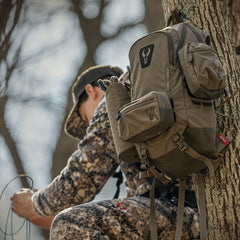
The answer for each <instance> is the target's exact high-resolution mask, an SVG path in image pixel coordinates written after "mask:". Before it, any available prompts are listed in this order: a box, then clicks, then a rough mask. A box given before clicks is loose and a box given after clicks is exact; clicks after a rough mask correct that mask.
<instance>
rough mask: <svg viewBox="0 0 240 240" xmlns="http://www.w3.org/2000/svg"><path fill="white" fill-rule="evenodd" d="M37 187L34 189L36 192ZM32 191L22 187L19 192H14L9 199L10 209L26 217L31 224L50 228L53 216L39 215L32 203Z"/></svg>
mask: <svg viewBox="0 0 240 240" xmlns="http://www.w3.org/2000/svg"><path fill="white" fill-rule="evenodd" d="M36 191H37V189H35V190H34V192H36ZM34 192H33V191H32V190H31V189H28V188H22V189H21V191H20V192H17V193H15V194H14V195H13V196H12V197H11V198H10V200H11V201H12V210H13V212H15V213H16V214H17V215H18V216H19V217H22V218H26V219H27V220H29V221H30V222H32V223H33V224H35V225H37V226H39V227H42V228H45V229H50V227H51V223H52V220H53V218H54V216H49V217H41V216H39V215H38V214H37V213H36V212H35V210H34V207H33V205H32V195H33V194H34Z"/></svg>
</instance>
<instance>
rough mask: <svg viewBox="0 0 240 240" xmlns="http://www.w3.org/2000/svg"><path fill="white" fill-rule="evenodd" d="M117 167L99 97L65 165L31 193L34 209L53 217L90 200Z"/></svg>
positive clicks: (103, 101) (104, 108) (103, 104)
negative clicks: (45, 185) (43, 185)
mask: <svg viewBox="0 0 240 240" xmlns="http://www.w3.org/2000/svg"><path fill="white" fill-rule="evenodd" d="M118 166H119V162H118V161H117V156H116V151H115V147H114V143H113V139H112V134H111V127H110V123H109V120H108V117H107V113H106V104H105V98H102V100H101V101H100V103H99V105H98V107H97V109H96V111H95V114H94V116H93V118H92V120H91V122H90V125H89V127H88V129H87V132H86V136H85V137H84V138H83V140H82V141H80V143H79V145H78V149H77V150H76V151H75V152H74V153H73V154H72V156H71V157H70V158H69V160H68V164H67V166H66V167H65V168H64V169H63V170H62V171H61V173H60V175H59V176H57V177H56V178H55V179H54V180H53V181H52V183H51V184H50V185H48V186H47V187H46V188H45V189H43V190H42V191H39V192H36V193H35V194H34V195H33V197H32V202H33V206H34V208H35V210H36V212H37V213H38V214H39V215H41V216H54V215H56V214H57V213H58V212H60V211H61V210H64V209H66V208H68V207H71V206H75V205H78V204H82V203H86V202H90V201H92V200H93V198H94V197H95V196H96V194H97V193H99V192H100V190H101V189H102V187H103V186H104V184H105V183H106V181H107V180H108V179H109V178H110V177H111V176H112V175H113V173H114V172H115V170H116V168H117V167H118Z"/></svg>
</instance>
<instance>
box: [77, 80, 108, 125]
mask: <svg viewBox="0 0 240 240" xmlns="http://www.w3.org/2000/svg"><path fill="white" fill-rule="evenodd" d="M85 91H86V92H87V94H88V99H87V100H86V101H84V102H82V103H80V106H79V109H78V111H79V114H80V116H81V118H82V119H83V120H84V121H85V122H86V123H87V124H89V123H90V121H91V119H92V117H93V115H94V112H95V110H96V108H97V106H98V103H99V101H100V100H101V98H102V96H103V95H104V92H103V91H102V90H101V89H100V88H99V87H93V86H92V85H90V84H88V85H87V86H86V88H85Z"/></svg>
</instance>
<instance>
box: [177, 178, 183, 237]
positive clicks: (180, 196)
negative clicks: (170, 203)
mask: <svg viewBox="0 0 240 240" xmlns="http://www.w3.org/2000/svg"><path fill="white" fill-rule="evenodd" d="M185 185H186V180H185V179H181V180H180V181H179V193H178V209H177V224H176V225H177V229H176V234H175V240H180V239H181V237H182V227H183V213H184V201H185Z"/></svg>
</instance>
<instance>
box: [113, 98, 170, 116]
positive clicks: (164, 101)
mask: <svg viewBox="0 0 240 240" xmlns="http://www.w3.org/2000/svg"><path fill="white" fill-rule="evenodd" d="M160 97H161V99H162V101H163V103H164V104H165V105H166V106H167V107H169V108H170V105H169V103H168V102H167V101H166V99H165V98H164V97H163V96H161V95H160ZM154 100H155V98H151V99H148V100H147V101H144V102H141V103H137V104H135V105H132V103H133V102H131V105H130V106H125V107H124V108H122V109H121V110H120V111H119V113H118V114H117V116H116V120H117V121H118V120H119V119H120V118H121V117H122V115H125V114H126V113H128V112H130V111H132V110H133V109H135V108H136V106H137V107H142V106H145V105H147V104H149V103H152V102H153V101H154Z"/></svg>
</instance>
